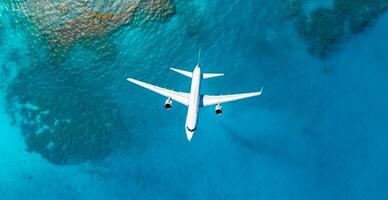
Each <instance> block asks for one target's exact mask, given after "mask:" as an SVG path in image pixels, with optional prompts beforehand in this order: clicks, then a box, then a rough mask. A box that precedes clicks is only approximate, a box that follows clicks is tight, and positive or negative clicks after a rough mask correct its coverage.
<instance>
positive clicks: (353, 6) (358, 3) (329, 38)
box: [288, 0, 388, 58]
mask: <svg viewBox="0 0 388 200" xmlns="http://www.w3.org/2000/svg"><path fill="white" fill-rule="evenodd" d="M288 5H289V8H290V9H289V15H290V16H292V17H296V18H297V20H296V21H297V27H298V30H299V32H300V33H301V35H302V36H303V37H304V38H306V39H307V40H308V41H309V43H310V45H309V46H310V48H309V49H310V52H311V53H312V54H313V55H315V56H318V57H321V58H324V57H325V56H327V54H328V53H329V52H331V49H333V47H335V46H336V44H337V43H338V41H341V39H342V38H343V37H344V36H345V35H346V33H351V34H356V33H360V32H362V31H364V29H365V28H366V27H367V26H368V25H370V24H371V23H372V22H373V20H375V19H376V17H377V16H379V15H380V14H382V13H383V12H384V11H385V10H386V9H387V8H388V0H334V2H333V7H332V8H330V9H329V8H317V9H315V10H313V11H312V12H311V13H308V14H305V13H304V10H303V9H302V7H303V1H296V0H290V1H288Z"/></svg>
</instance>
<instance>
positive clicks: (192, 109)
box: [127, 53, 263, 141]
mask: <svg viewBox="0 0 388 200" xmlns="http://www.w3.org/2000/svg"><path fill="white" fill-rule="evenodd" d="M199 59H200V53H199V56H198V64H197V66H196V67H195V68H194V71H193V72H188V71H184V70H180V69H175V68H170V69H171V70H173V71H175V72H177V73H180V74H182V75H184V76H187V77H189V78H191V79H192V80H191V90H190V93H185V92H176V91H172V90H168V89H165V88H161V87H158V86H154V85H151V84H148V83H145V82H142V81H138V80H135V79H133V78H128V79H127V80H128V81H129V82H132V83H134V84H136V85H139V86H141V87H144V88H146V89H148V90H151V91H153V92H156V93H158V94H160V95H163V96H165V97H167V100H166V102H165V104H164V106H165V108H166V109H167V110H170V109H171V106H172V101H173V100H174V101H176V102H178V103H181V104H183V105H185V106H187V107H188V111H187V117H186V125H185V127H186V136H187V139H188V140H189V141H191V138H192V137H193V135H194V132H195V131H196V130H197V120H198V111H199V109H200V108H202V107H206V106H212V105H215V113H216V114H217V115H221V113H222V107H221V104H222V103H226V102H231V101H237V100H240V99H246V98H250V97H254V96H260V95H261V93H262V91H263V88H261V90H260V91H258V92H251V93H244V94H233V95H219V96H212V95H202V94H201V93H200V86H201V80H202V79H209V78H214V77H219V76H223V75H224V74H214V73H202V71H201V67H200V66H199Z"/></svg>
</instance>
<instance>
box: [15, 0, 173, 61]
mask: <svg viewBox="0 0 388 200" xmlns="http://www.w3.org/2000/svg"><path fill="white" fill-rule="evenodd" d="M8 1H9V3H8V4H9V7H11V8H12V9H13V10H16V11H20V12H21V13H23V14H24V15H26V16H27V17H28V19H29V20H30V21H31V22H32V23H33V24H34V25H35V26H36V28H37V30H38V32H39V33H40V34H42V35H44V36H46V38H47V39H48V43H49V47H50V48H51V49H52V50H53V51H54V52H56V51H59V53H58V52H57V54H60V53H63V50H64V49H65V50H66V49H68V48H69V47H71V46H72V45H73V44H74V43H76V42H77V41H80V40H85V39H95V38H96V37H99V36H104V35H106V34H107V33H110V32H112V31H114V30H117V29H118V28H119V27H121V26H122V25H126V24H129V23H131V22H132V21H134V20H135V18H134V16H135V15H136V13H142V15H141V16H142V19H138V20H141V21H142V23H144V22H147V21H151V20H160V21H163V20H166V19H168V18H169V17H170V16H171V15H172V14H174V12H175V9H174V4H173V1H172V0H121V1H117V2H106V1H103V0H91V1H87V0H74V1H70V0H59V1H55V2H52V1H49V0H37V1H18V0H8Z"/></svg>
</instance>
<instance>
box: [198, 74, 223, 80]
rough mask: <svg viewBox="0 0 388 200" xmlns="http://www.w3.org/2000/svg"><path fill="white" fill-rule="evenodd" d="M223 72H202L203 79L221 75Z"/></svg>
mask: <svg viewBox="0 0 388 200" xmlns="http://www.w3.org/2000/svg"><path fill="white" fill-rule="evenodd" d="M223 75H224V74H212V73H204V74H203V79H208V78H215V77H219V76H223Z"/></svg>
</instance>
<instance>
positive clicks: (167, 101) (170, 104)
mask: <svg viewBox="0 0 388 200" xmlns="http://www.w3.org/2000/svg"><path fill="white" fill-rule="evenodd" d="M164 107H165V108H166V110H170V109H171V107H172V100H171V98H170V97H169V98H167V100H166V102H165V103H164Z"/></svg>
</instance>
